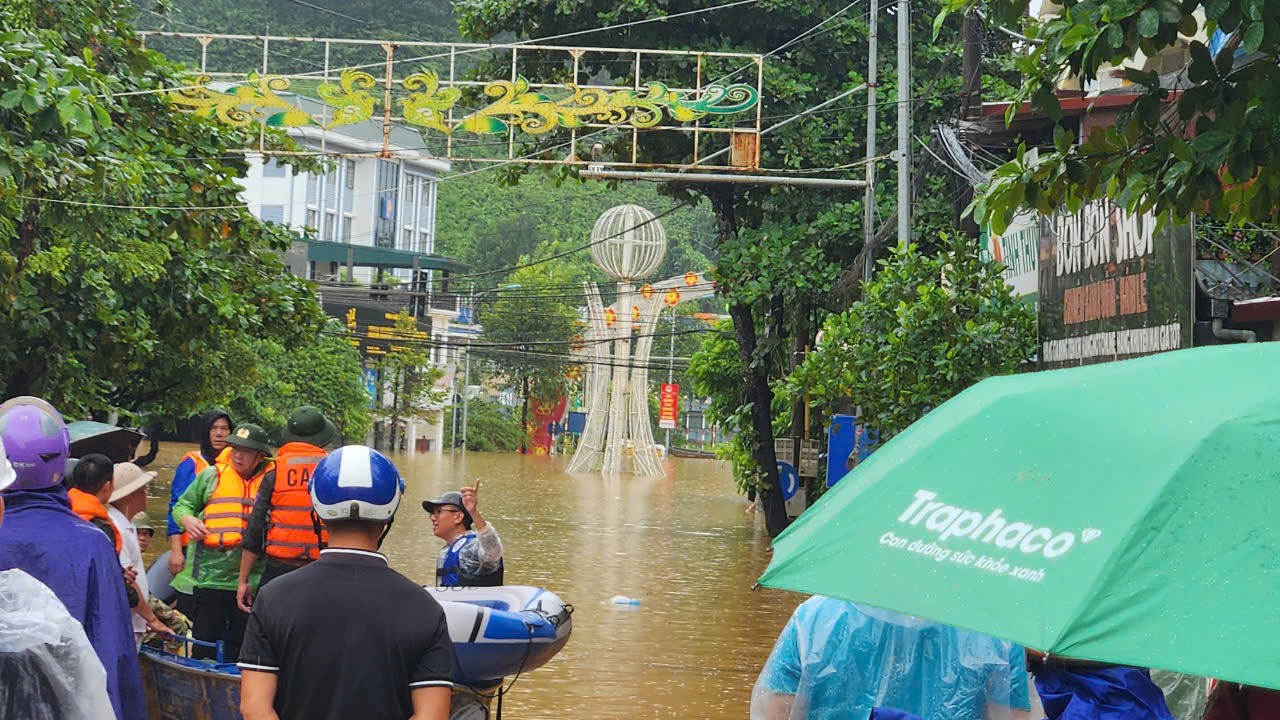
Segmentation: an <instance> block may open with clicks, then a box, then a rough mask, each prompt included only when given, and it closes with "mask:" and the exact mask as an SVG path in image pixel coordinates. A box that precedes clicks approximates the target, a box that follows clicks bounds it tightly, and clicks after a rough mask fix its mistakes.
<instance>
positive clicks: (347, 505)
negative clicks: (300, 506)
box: [310, 445, 404, 523]
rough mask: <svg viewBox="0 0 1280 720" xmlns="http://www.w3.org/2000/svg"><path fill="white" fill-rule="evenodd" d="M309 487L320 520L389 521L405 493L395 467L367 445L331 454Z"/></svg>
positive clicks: (340, 449)
mask: <svg viewBox="0 0 1280 720" xmlns="http://www.w3.org/2000/svg"><path fill="white" fill-rule="evenodd" d="M310 486H311V487H310V490H311V505H312V506H313V507H314V508H315V510H316V515H318V516H319V517H320V519H321V520H367V521H370V522H384V523H385V522H390V521H391V519H392V518H393V517H395V514H396V509H397V508H399V507H400V497H401V495H403V494H404V480H403V479H402V478H401V477H400V471H399V470H396V466H395V465H393V464H392V463H391V461H390V460H388V459H387V458H386V456H384V455H383V454H382V453H380V452H378V451H377V450H374V449H373V448H369V447H366V446H364V445H346V446H344V447H341V448H338V449H337V450H334V451H333V452H332V453H330V454H329V456H328V457H326V458H325V459H324V460H322V461H320V464H319V465H317V466H316V471H315V474H314V475H312V476H311V482H310Z"/></svg>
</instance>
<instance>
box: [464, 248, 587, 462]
mask: <svg viewBox="0 0 1280 720" xmlns="http://www.w3.org/2000/svg"><path fill="white" fill-rule="evenodd" d="M528 260H529V258H527V257H525V258H521V263H524V262H527V261H528ZM580 280H581V276H580V275H579V273H578V271H577V269H576V268H575V267H574V266H573V265H572V264H570V263H567V262H565V261H562V260H551V261H548V262H545V263H541V264H538V265H532V266H529V267H524V268H521V269H519V270H516V271H514V272H512V273H511V274H510V275H508V276H507V282H506V286H507V287H508V288H511V289H510V290H509V291H508V292H506V293H504V294H499V296H498V299H497V300H495V301H494V302H493V303H492V304H487V305H486V306H485V309H484V313H483V315H482V316H481V317H480V322H481V325H483V326H484V337H483V339H484V342H485V343H486V345H488V346H490V347H489V348H488V349H486V350H484V351H483V356H484V357H486V358H487V359H488V360H489V361H490V362H491V363H492V364H493V365H494V366H495V367H496V369H497V370H498V371H499V372H500V373H502V374H503V375H505V376H506V378H507V381H508V382H509V383H510V384H511V385H512V386H514V387H518V388H519V389H520V398H521V407H520V427H521V428H527V427H528V423H529V398H530V397H531V396H536V397H539V398H551V397H554V396H556V395H559V394H561V393H563V392H564V383H565V378H564V371H565V367H566V365H567V364H568V360H569V355H568V352H569V341H570V339H571V338H572V337H573V336H574V334H576V333H577V332H578V328H577V325H576V322H577V319H578V306H579V305H580V304H581V303H580V301H577V300H574V299H573V297H574V295H573V293H572V291H566V290H565V288H571V287H573V286H574V284H575V283H577V282H579V281H580ZM524 447H525V446H524V444H523V441H522V444H521V450H522V451H523V449H524Z"/></svg>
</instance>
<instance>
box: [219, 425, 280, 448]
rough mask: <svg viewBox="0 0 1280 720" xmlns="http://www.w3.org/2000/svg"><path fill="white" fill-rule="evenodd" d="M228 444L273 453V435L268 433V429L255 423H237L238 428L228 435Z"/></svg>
mask: <svg viewBox="0 0 1280 720" xmlns="http://www.w3.org/2000/svg"><path fill="white" fill-rule="evenodd" d="M227 444H228V445H234V446H236V447H240V448H244V449H246V450H257V451H258V452H263V453H266V454H268V455H270V454H271V436H270V435H267V431H266V430H263V429H262V428H261V427H259V426H257V425H254V424H253V423H240V424H239V425H237V426H236V429H235V430H234V431H232V433H231V434H230V435H228V436H227Z"/></svg>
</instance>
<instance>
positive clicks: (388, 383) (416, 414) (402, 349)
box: [374, 310, 446, 450]
mask: <svg viewBox="0 0 1280 720" xmlns="http://www.w3.org/2000/svg"><path fill="white" fill-rule="evenodd" d="M426 339H427V335H426V334H425V333H423V332H421V331H420V330H418V321H417V320H415V319H414V318H413V316H412V315H410V314H409V312H408V311H407V310H401V311H400V312H399V313H398V314H397V315H396V321H395V325H394V329H393V330H392V332H391V338H390V340H389V341H388V342H389V345H390V350H389V351H388V352H387V354H386V355H383V356H382V357H381V358H379V359H378V360H377V361H376V362H375V363H374V367H375V368H377V371H378V375H379V377H380V378H381V382H382V388H383V393H382V394H383V395H384V396H386V395H390V397H391V402H390V404H389V405H387V404H382V403H379V404H378V405H377V407H376V408H375V413H376V415H377V418H378V419H379V420H382V421H383V422H386V423H387V426H388V428H389V432H388V434H389V441H388V445H389V447H390V448H391V449H392V450H399V449H400V447H401V445H403V444H404V440H405V439H404V436H403V435H401V432H400V425H401V423H403V422H405V421H407V420H413V419H418V420H425V421H427V422H434V415H433V414H432V413H431V412H430V409H431V408H438V407H439V406H440V405H441V403H443V402H444V400H445V399H446V398H445V393H444V391H443V390H439V389H437V388H436V381H437V380H439V379H440V377H441V376H442V375H443V374H444V373H443V372H442V371H441V370H440V369H439V368H437V367H435V366H434V365H432V364H431V348H430V347H429V346H428V345H426V344H424V342H423V341H424V340H426Z"/></svg>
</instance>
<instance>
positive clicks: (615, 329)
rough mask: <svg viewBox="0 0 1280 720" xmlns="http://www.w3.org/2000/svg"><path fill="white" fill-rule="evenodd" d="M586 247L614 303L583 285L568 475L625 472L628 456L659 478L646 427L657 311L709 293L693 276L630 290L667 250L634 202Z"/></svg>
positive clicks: (636, 467) (608, 217)
mask: <svg viewBox="0 0 1280 720" xmlns="http://www.w3.org/2000/svg"><path fill="white" fill-rule="evenodd" d="M591 243H592V244H591V257H592V259H593V260H595V262H596V264H597V265H599V266H600V268H601V269H602V270H604V272H605V273H606V274H608V275H609V276H610V277H613V278H616V279H617V280H618V288H617V300H616V301H615V302H614V303H613V304H612V305H610V306H608V307H605V305H604V302H603V300H602V298H601V295H600V289H599V287H597V286H596V284H595V283H587V285H586V294H587V319H588V323H587V331H586V333H585V334H584V337H583V339H582V341H581V343H578V344H576V345H577V347H576V349H575V353H576V354H577V355H578V356H579V357H581V358H582V360H583V361H584V362H585V363H586V365H587V373H586V395H587V402H586V404H587V422H586V427H585V428H584V429H583V432H582V439H581V441H580V442H579V443H578V449H577V450H576V451H575V452H574V455H573V459H572V460H571V461H570V462H569V467H568V470H569V472H580V473H585V472H593V471H595V470H597V469H598V470H600V471H601V472H603V473H604V474H606V475H613V474H617V473H621V472H623V471H624V466H625V465H626V458H627V457H630V458H631V470H632V472H634V473H635V474H637V475H642V476H647V477H660V476H662V475H663V474H664V473H663V469H662V464H661V462H660V460H659V457H658V452H657V447H656V444H655V442H654V439H653V430H652V427H651V426H650V424H649V355H650V351H651V350H652V348H653V338H654V335H655V330H656V329H657V326H658V317H659V315H660V314H661V313H662V310H663V308H667V307H674V306H676V305H678V304H680V303H682V302H687V301H689V300H696V299H698V298H702V297H706V296H707V295H711V294H712V293H714V292H715V288H714V285H713V284H712V283H710V282H709V281H707V280H706V278H705V277H704V276H703V275H702V274H701V273H695V272H689V273H685V274H684V275H682V276H679V277H674V278H670V279H667V280H663V281H660V282H657V283H653V284H649V283H645V284H643V285H641V286H640V287H639V288H637V287H636V286H635V282H637V281H639V280H643V279H644V278H645V277H647V276H649V275H651V274H653V272H654V271H655V270H657V269H658V266H659V265H661V264H662V258H663V256H664V255H665V254H666V250H667V236H666V232H665V231H664V230H663V228H662V223H661V222H660V221H659V220H658V218H656V217H655V216H654V214H653V213H651V212H649V211H648V210H646V209H644V208H642V207H640V206H638V205H620V206H618V207H615V208H612V209H610V210H608V211H606V212H605V213H604V214H603V215H601V216H600V219H599V220H597V221H596V224H595V227H594V228H593V229H592V231H591ZM633 339H634V343H633Z"/></svg>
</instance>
